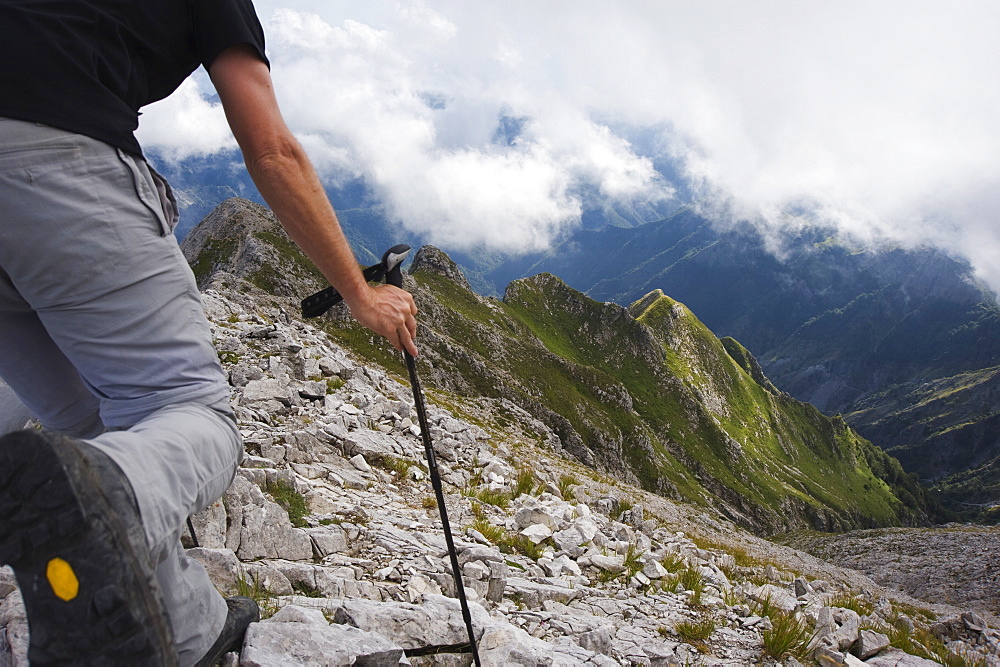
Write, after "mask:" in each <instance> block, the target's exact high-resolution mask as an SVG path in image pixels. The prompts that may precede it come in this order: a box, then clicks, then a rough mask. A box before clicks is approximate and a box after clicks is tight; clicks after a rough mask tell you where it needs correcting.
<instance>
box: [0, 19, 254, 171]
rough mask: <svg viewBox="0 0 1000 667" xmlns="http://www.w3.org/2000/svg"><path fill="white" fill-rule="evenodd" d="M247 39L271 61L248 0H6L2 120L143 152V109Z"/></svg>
mask: <svg viewBox="0 0 1000 667" xmlns="http://www.w3.org/2000/svg"><path fill="white" fill-rule="evenodd" d="M244 43H245V44H249V45H250V46H252V47H253V48H254V49H256V50H257V52H258V54H259V55H260V58H261V59H262V60H263V61H264V62H265V63H266V62H267V59H266V57H265V56H264V31H263V29H262V28H261V26H260V21H259V20H258V19H257V14H256V12H255V11H254V7H253V4H252V2H251V0H0V116H6V117H8V118H15V119H18V120H27V121H32V122H37V123H43V124H45V125H51V126H53V127H58V128H60V129H64V130H69V131H71V132H77V133H79V134H84V135H87V136H90V137H93V138H95V139H99V140H101V141H104V142H106V143H109V144H111V145H113V146H117V147H119V148H122V149H124V150H126V151H128V152H130V153H133V154H136V155H139V154H141V150H140V148H139V142H138V141H136V139H135V136H134V134H133V132H135V129H136V128H137V127H138V126H139V109H140V108H141V107H143V106H145V105H147V104H150V103H151V102H155V101H157V100H160V99H163V98H164V97H166V96H168V95H169V94H170V93H172V92H173V91H174V90H175V89H176V88H177V86H179V85H180V84H181V82H182V81H184V79H185V78H187V77H188V75H190V74H191V72H193V71H194V70H195V69H196V68H197V67H198V66H199V65H205V66H206V67H208V65H210V64H211V63H212V61H213V60H214V59H215V57H216V56H217V55H219V54H220V53H221V52H222V51H224V50H225V49H227V48H229V47H230V46H235V45H236V44H244Z"/></svg>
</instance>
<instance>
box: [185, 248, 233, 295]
mask: <svg viewBox="0 0 1000 667" xmlns="http://www.w3.org/2000/svg"><path fill="white" fill-rule="evenodd" d="M237 246H238V244H237V242H236V241H235V240H233V239H209V240H208V241H207V242H206V243H205V245H204V246H202V249H201V252H199V253H198V257H196V258H195V260H194V262H192V263H191V270H192V271H193V272H194V277H195V279H196V280H197V281H198V285H199V286H201V285H202V284H203V281H204V280H205V279H206V278H208V276H210V275H211V274H212V272H213V271H214V270H215V268H216V267H217V266H218V265H219V264H221V263H222V262H224V261H226V260H228V259H229V258H230V257H232V255H233V253H234V252H235V251H236V248H237Z"/></svg>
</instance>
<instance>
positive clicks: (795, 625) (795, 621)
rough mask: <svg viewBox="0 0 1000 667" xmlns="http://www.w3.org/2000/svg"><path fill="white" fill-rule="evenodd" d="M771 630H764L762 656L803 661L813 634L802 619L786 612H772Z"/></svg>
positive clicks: (770, 616)
mask: <svg viewBox="0 0 1000 667" xmlns="http://www.w3.org/2000/svg"><path fill="white" fill-rule="evenodd" d="M768 618H770V619H771V629H770V630H764V632H763V633H762V638H763V641H764V654H765V655H768V656H770V657H772V658H774V659H775V660H782V659H784V658H786V657H792V658H796V659H798V660H804V659H805V658H806V657H807V655H808V653H809V644H810V643H811V642H812V639H813V637H814V636H815V633H814V632H813V631H812V629H811V628H810V627H809V624H808V623H807V622H806V621H805V620H804V619H802V618H799V617H797V616H795V615H794V614H789V613H787V612H780V613H779V612H772V613H771V615H769V616H768Z"/></svg>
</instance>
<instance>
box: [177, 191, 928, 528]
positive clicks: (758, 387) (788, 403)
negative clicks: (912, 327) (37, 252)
mask: <svg viewBox="0 0 1000 667" xmlns="http://www.w3.org/2000/svg"><path fill="white" fill-rule="evenodd" d="M183 248H184V252H185V255H186V256H187V257H188V260H189V261H190V262H191V264H192V266H193V267H194V269H195V273H196V275H197V276H198V279H199V284H200V285H202V286H203V287H212V286H217V287H221V288H224V289H230V290H232V289H237V290H238V291H239V290H241V289H250V290H255V289H256V290H261V291H262V292H265V293H268V294H272V295H279V296H281V297H285V298H286V301H285V303H286V306H285V307H286V308H294V307H295V303H296V301H297V299H298V298H301V297H302V296H304V295H306V294H308V293H310V292H311V291H313V290H315V289H317V288H319V287H321V286H322V280H321V279H319V278H317V276H316V275H315V272H314V271H312V270H310V269H309V267H308V262H307V261H306V260H305V259H304V257H303V256H302V255H301V254H300V253H298V251H297V250H296V249H295V248H294V246H293V245H292V244H291V243H290V242H289V241H288V239H287V237H285V236H284V234H283V232H282V231H281V228H280V226H279V225H278V224H277V222H276V221H275V220H274V219H273V216H270V214H269V212H267V211H266V209H263V208H262V207H259V206H256V205H254V204H253V203H251V202H248V201H246V200H231V201H228V202H225V203H224V204H223V205H221V206H220V207H219V208H218V209H217V210H216V211H215V212H213V213H212V214H211V215H210V216H209V217H208V218H206V220H205V221H204V222H203V223H202V224H201V225H199V226H198V227H197V228H196V229H195V230H193V231H192V232H191V234H189V235H188V237H187V239H185V241H184V245H183ZM240 285H242V286H243V287H242V288H240V287H239V286H240ZM407 286H408V288H409V289H410V290H411V291H412V292H413V293H414V296H415V298H416V299H417V302H418V305H419V307H420V309H421V338H420V344H421V364H422V373H421V375H422V378H423V380H424V383H425V384H426V385H427V387H428V389H429V390H433V391H435V392H438V393H439V395H440V396H441V397H444V400H447V398H446V397H447V396H448V395H455V396H461V397H463V398H464V399H465V400H472V401H474V402H481V403H482V404H483V405H484V406H485V405H490V406H492V407H491V408H490V409H491V410H492V411H493V412H494V413H495V412H496V411H497V410H499V411H500V414H503V411H504V410H508V411H510V410H513V411H518V413H519V414H524V413H528V414H529V415H531V417H533V418H534V419H537V420H539V421H541V422H543V423H544V424H545V425H546V426H547V427H548V428H549V429H551V430H552V431H553V432H555V433H556V434H557V435H558V441H557V442H550V443H547V445H548V446H550V447H553V448H555V449H558V450H563V451H566V452H568V453H570V454H572V455H573V457H575V458H576V459H577V460H579V461H580V462H582V463H584V464H586V465H588V466H591V467H593V468H596V469H598V470H600V471H603V472H605V473H607V474H611V475H613V476H615V477H617V478H619V479H622V480H624V481H628V482H631V483H636V484H639V485H641V486H642V487H643V488H646V489H649V490H653V491H656V492H658V493H660V494H663V495H667V496H671V497H675V498H682V499H685V500H687V501H690V502H694V503H697V504H701V505H711V506H713V507H716V508H718V509H719V510H720V511H722V512H723V513H725V514H726V515H727V516H729V517H731V518H732V519H733V520H734V521H737V522H738V523H740V524H742V525H744V526H748V527H751V528H753V529H754V530H757V531H758V532H762V533H774V532H779V531H785V530H789V529H792V528H802V527H810V528H815V529H820V530H843V529H849V528H854V527H863V526H885V525H898V524H900V523H904V524H917V523H921V522H924V521H926V520H927V518H928V506H927V504H926V500H925V498H924V492H923V490H922V489H921V488H920V486H919V484H917V483H916V482H915V480H914V479H912V478H911V477H910V476H908V475H906V473H904V472H903V469H902V468H901V467H900V465H899V464H898V462H896V461H895V460H894V459H892V458H891V457H889V456H888V455H886V454H885V453H884V452H882V451H881V450H879V449H877V448H875V447H873V446H872V445H871V444H870V443H868V442H867V441H865V440H864V439H863V438H861V437H859V436H858V435H857V434H856V433H855V432H854V431H852V430H851V429H850V428H849V427H848V426H847V425H846V424H845V423H844V421H843V420H841V419H839V418H831V417H826V416H824V415H822V414H821V413H820V412H819V411H818V410H816V409H815V408H814V407H812V406H810V405H808V404H805V403H802V402H799V401H796V400H794V399H792V398H791V397H790V396H788V395H787V394H783V393H782V392H780V391H778V390H776V389H775V388H774V387H773V386H772V385H771V384H770V382H768V381H767V379H766V378H765V377H764V375H763V373H762V371H761V369H760V367H759V366H758V365H757V364H756V362H755V361H754V359H753V357H752V356H751V355H750V354H749V353H748V352H747V351H746V349H745V348H743V347H742V346H740V345H739V344H738V343H737V342H736V341H734V340H727V341H720V340H719V339H718V338H716V337H715V336H714V335H713V334H712V333H711V332H710V331H709V330H708V329H707V328H706V327H705V326H704V325H703V324H702V323H701V322H700V321H699V320H698V318H697V317H695V315H694V314H693V313H692V312H691V311H690V310H689V309H688V308H686V307H685V306H684V305H682V304H681V303H679V302H677V301H675V300H673V299H671V298H669V297H667V296H665V295H664V294H663V293H662V292H659V291H653V292H651V293H649V294H647V295H645V296H644V297H643V298H641V299H639V300H637V301H636V302H635V303H633V304H632V305H631V306H630V307H628V308H625V307H622V306H619V305H616V304H612V303H599V302H597V301H594V300H592V299H590V298H588V297H586V296H585V295H583V294H581V293H580V292H578V291H576V290H573V289H572V288H570V287H568V286H567V285H566V284H565V283H564V282H562V281H561V280H559V279H558V278H556V277H555V276H552V275H551V274H540V275H537V276H534V277H531V278H527V279H523V280H518V281H514V282H513V283H511V285H510V286H509V287H508V289H507V292H506V295H505V297H504V300H503V301H498V300H496V299H492V298H486V297H482V296H479V295H477V294H476V293H474V292H473V291H472V290H471V289H469V286H468V283H467V282H466V281H465V280H464V277H463V276H462V274H461V272H460V270H459V269H458V267H457V266H456V265H455V264H454V262H452V260H451V259H450V258H448V257H447V255H445V254H444V253H441V252H440V251H438V250H436V249H433V248H430V247H424V248H422V249H421V251H420V252H419V253H418V254H417V256H416V258H415V259H414V261H413V265H412V277H410V276H408V277H407ZM319 322H320V323H321V325H322V326H324V328H326V329H327V330H328V331H329V332H330V333H332V334H333V335H334V336H336V337H337V338H338V339H339V340H341V342H342V343H343V344H344V345H346V346H348V347H351V348H352V349H354V350H355V351H356V352H358V353H360V354H364V355H367V356H369V357H370V358H372V359H373V360H376V361H380V362H382V363H384V364H386V365H389V366H391V365H392V363H393V359H394V356H393V355H392V354H390V352H391V351H389V350H387V349H386V346H385V345H384V344H383V343H382V342H380V341H378V340H375V339H374V338H373V337H372V336H371V335H370V333H368V332H366V331H365V330H363V329H360V328H359V327H358V326H357V325H356V324H354V323H353V322H351V321H349V320H347V319H345V318H343V317H342V315H341V316H337V315H335V316H334V317H332V318H327V319H325V320H320V321H319ZM395 363H396V364H397V365H398V359H396V361H395ZM494 418H495V414H494Z"/></svg>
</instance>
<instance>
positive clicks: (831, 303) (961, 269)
mask: <svg viewBox="0 0 1000 667" xmlns="http://www.w3.org/2000/svg"><path fill="white" fill-rule="evenodd" d="M781 246H782V248H783V250H782V255H781V257H780V258H779V257H777V256H776V255H775V254H774V253H772V252H771V251H770V250H769V247H770V245H769V242H768V241H767V240H766V239H764V238H763V237H762V236H761V235H760V233H759V232H758V231H757V230H756V229H754V228H752V227H750V226H747V225H744V226H740V225H737V226H735V227H733V228H731V229H728V230H724V231H720V230H716V229H715V228H713V226H712V225H711V224H710V223H709V221H707V220H705V219H704V218H701V217H699V216H698V215H696V214H694V213H693V212H691V211H682V212H680V213H678V214H677V215H675V216H673V217H671V218H669V219H666V220H662V221H659V222H656V223H650V224H647V225H644V226H642V227H639V228H634V229H619V228H615V229H604V230H583V231H580V232H578V233H576V234H574V235H573V236H571V237H570V238H568V239H567V240H566V241H565V242H564V243H563V244H562V245H560V246H559V247H557V248H556V249H554V250H553V251H552V252H550V253H547V254H544V255H536V256H532V257H528V258H521V259H516V260H509V261H506V262H496V261H494V262H493V263H492V264H490V265H489V268H488V270H487V271H486V272H485V274H484V279H483V280H484V282H486V283H490V282H491V281H492V282H493V283H497V282H502V281H503V280H506V279H513V278H516V277H519V276H520V275H530V274H532V273H535V272H539V271H549V272H552V273H555V274H556V275H559V276H560V277H561V278H563V279H564V280H566V281H567V283H569V284H570V285H572V286H573V287H575V288H577V289H580V290H581V291H584V292H585V293H587V294H588V295H589V296H591V297H593V298H595V299H598V300H614V301H617V302H618V303H622V304H627V303H631V302H632V301H634V300H635V299H638V298H640V297H641V296H642V295H644V294H646V293H648V292H649V291H650V290H652V289H656V288H660V289H664V290H666V291H667V292H669V293H670V294H671V295H672V296H673V297H675V298H677V299H679V300H681V301H682V302H684V303H685V304H687V305H688V306H689V307H690V308H691V309H692V310H693V311H694V312H696V313H697V314H698V316H699V318H700V319H702V321H704V322H705V323H706V324H707V325H708V326H709V328H710V329H711V330H712V331H713V332H715V333H716V334H717V335H720V336H732V337H735V338H736V339H738V340H739V341H740V342H741V343H743V344H744V345H745V346H746V347H747V348H749V349H750V350H752V351H753V353H754V355H755V356H756V357H757V358H758V359H759V360H760V363H761V366H762V367H763V369H764V370H765V371H766V373H767V375H768V377H769V378H770V379H771V380H772V381H773V382H774V383H775V384H776V385H777V386H778V387H780V388H781V389H783V390H785V391H787V392H789V393H791V394H792V395H794V396H795V397H796V398H798V399H800V400H803V401H807V402H810V403H812V404H814V405H816V406H817V407H819V408H820V409H821V410H823V411H825V412H827V413H831V414H836V413H842V414H845V415H847V419H848V421H849V422H850V423H851V425H852V426H854V427H855V428H857V429H858V431H859V432H860V433H861V434H862V435H864V436H865V437H867V438H870V439H871V440H872V441H873V442H874V443H875V444H877V445H879V446H880V447H885V448H890V449H891V451H892V452H893V454H894V455H895V456H898V457H899V458H900V460H901V461H903V462H904V465H906V466H907V469H908V470H910V471H912V472H915V473H917V474H919V475H920V476H921V478H923V479H927V480H931V481H933V482H937V483H939V484H940V486H941V490H942V492H944V490H945V489H946V488H947V489H948V492H947V493H943V496H942V497H943V498H944V499H945V500H947V501H948V502H949V503H950V505H951V507H952V508H962V507H965V506H964V505H962V504H961V503H963V502H976V503H979V502H987V501H1000V489H997V488H996V486H995V484H994V483H991V482H990V481H989V479H990V477H989V475H990V474H991V467H990V466H988V465H986V466H983V465H981V464H982V461H983V460H984V456H983V454H982V451H986V452H989V451H993V452H995V451H996V450H997V449H998V448H1000V429H998V428H996V425H995V419H994V418H993V417H994V416H996V415H1000V397H998V396H997V394H996V392H995V391H993V390H992V389H991V388H990V386H991V385H990V384H989V383H978V382H972V383H967V382H963V381H962V380H961V378H963V377H965V376H966V375H967V374H979V373H987V374H988V373H989V369H991V368H993V367H996V366H997V365H998V364H1000V307H998V305H997V302H996V299H995V297H994V295H993V294H992V293H990V292H989V291H988V290H986V289H985V288H984V287H983V286H981V285H980V284H978V283H977V282H976V281H975V279H974V276H973V275H972V274H971V270H970V268H969V267H968V265H966V264H963V263H962V262H960V261H957V260H955V259H953V258H950V257H948V256H946V255H944V254H943V253H941V252H938V251H935V250H932V249H926V248H925V249H916V250H903V249H900V248H881V249H874V250H873V249H867V248H861V247H856V246H854V245H851V244H849V243H846V242H844V241H843V240H841V239H838V238H837V237H835V236H830V235H829V234H828V233H827V232H824V231H823V230H818V229H808V228H807V229H802V230H799V231H798V232H796V234H795V235H794V236H791V235H787V236H785V237H784V238H782V239H781ZM460 261H465V260H463V259H460ZM474 270H476V269H474ZM950 378H953V380H950ZM953 384H957V385H959V386H961V392H960V393H961V396H962V399H961V401H962V403H964V404H966V405H974V406H976V410H977V416H976V417H975V418H971V417H970V416H969V415H968V414H967V413H966V411H962V410H957V411H956V410H952V409H950V408H949V407H948V406H949V405H950V403H952V402H954V401H955V392H954V391H953V390H952V389H951V388H950V387H951V386H952V385H953ZM929 387H936V388H938V389H937V390H938V391H939V392H940V394H939V395H938V396H936V397H935V396H932V395H929V394H928V391H929V389H928V388H929ZM911 408H914V409H915V410H916V411H911V410H910V409H911ZM935 409H940V412H937V413H933V412H932V411H933V410H935ZM918 413H919V415H920V418H919V419H920V421H919V424H924V423H925V422H927V421H928V420H932V421H933V422H934V425H933V427H932V428H923V426H919V427H917V426H918V425H913V424H909V423H907V422H906V421H905V419H909V418H911V417H913V416H914V415H915V414H918ZM890 415H895V417H890ZM904 418H905V419H904ZM936 434H943V437H938V435H936ZM942 447H945V448H947V449H948V450H949V451H948V453H947V454H945V455H941V448H942ZM980 450H982V451H980ZM927 451H935V452H937V455H935V456H932V457H927V456H925V453H926V452H927ZM994 455H995V454H994ZM987 459H988V457H987ZM967 468H968V469H971V470H968V469H967ZM992 470H993V471H994V476H995V468H993V469H992ZM975 471H979V472H975ZM954 474H961V475H963V479H964V480H965V481H964V482H963V483H962V484H959V485H957V486H956V485H955V484H953V483H951V482H947V483H946V482H944V481H943V480H944V479H945V478H946V477H948V476H950V475H954ZM983 474H985V475H986V477H983V476H982V475H983ZM977 486H986V487H987V488H989V489H992V490H991V491H990V492H989V494H987V495H985V496H984V494H982V493H979V492H978V491H977V488H976V487H977ZM963 489H965V490H967V492H968V493H965V492H964V491H963ZM963 494H964V495H963Z"/></svg>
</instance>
